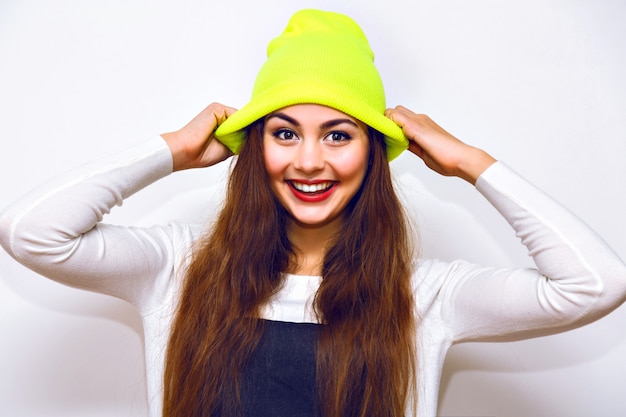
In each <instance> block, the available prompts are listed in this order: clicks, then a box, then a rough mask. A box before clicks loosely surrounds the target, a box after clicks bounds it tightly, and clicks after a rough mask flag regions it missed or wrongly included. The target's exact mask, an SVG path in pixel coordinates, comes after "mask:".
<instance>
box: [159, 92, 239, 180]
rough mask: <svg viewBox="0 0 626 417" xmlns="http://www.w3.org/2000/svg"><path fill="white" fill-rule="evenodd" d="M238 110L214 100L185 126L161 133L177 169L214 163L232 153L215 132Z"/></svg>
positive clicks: (174, 167) (175, 169)
mask: <svg viewBox="0 0 626 417" xmlns="http://www.w3.org/2000/svg"><path fill="white" fill-rule="evenodd" d="M235 111H236V109H234V108H233V107H229V106H225V105H223V104H220V103H211V104H209V105H208V106H207V107H205V108H204V109H203V110H202V111H201V112H200V113H199V114H198V115H196V117H194V118H193V119H192V120H191V121H190V122H189V123H187V124H186V125H185V126H184V127H183V128H182V129H179V130H177V131H174V132H170V133H165V134H163V135H161V136H162V137H163V138H164V139H165V141H166V142H167V144H168V146H169V147H170V150H171V152H172V157H173V169H174V171H179V170H183V169H189V168H199V167H206V166H211V165H214V164H216V163H218V162H220V161H222V160H224V159H226V158H228V157H229V156H231V155H232V153H231V152H230V151H229V150H228V149H227V148H226V147H225V146H224V145H222V144H221V143H219V142H218V141H217V140H215V138H214V136H213V132H215V129H217V127H218V126H219V125H220V124H221V123H223V122H224V121H225V120H226V119H227V118H228V117H229V116H230V115H232V114H233V113H234V112H235Z"/></svg>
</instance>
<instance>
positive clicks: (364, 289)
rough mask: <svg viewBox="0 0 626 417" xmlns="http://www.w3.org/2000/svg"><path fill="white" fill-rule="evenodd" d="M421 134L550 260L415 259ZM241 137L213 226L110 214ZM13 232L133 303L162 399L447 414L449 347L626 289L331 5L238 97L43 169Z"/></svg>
mask: <svg viewBox="0 0 626 417" xmlns="http://www.w3.org/2000/svg"><path fill="white" fill-rule="evenodd" d="M344 63H345V65H343V64H344ZM405 149H408V150H409V151H410V152H412V153H414V154H415V155H417V156H418V157H419V158H421V159H422V160H423V161H424V162H425V163H426V164H427V165H428V166H429V167H430V168H432V169H433V170H434V171H436V172H438V173H440V174H442V175H451V176H457V177H460V178H462V179H464V180H466V181H468V182H469V183H471V184H474V185H475V186H476V188H477V190H478V191H479V192H481V193H482V194H483V195H484V196H485V197H486V198H487V199H488V200H489V201H490V202H491V203H492V204H493V205H494V206H495V207H496V208H497V209H498V210H499V211H500V212H501V213H502V215H503V216H504V217H505V219H506V220H507V221H508V222H509V223H510V224H511V226H512V227H513V228H514V230H515V231H516V233H517V234H518V235H519V236H520V237H521V239H522V242H523V244H524V245H526V246H527V248H528V250H529V252H530V253H531V255H532V256H533V259H534V261H535V263H536V265H537V269H533V270H531V269H519V270H509V269H496V268H486V267H480V266H477V265H471V264H468V263H466V262H463V261H456V262H451V263H446V262H440V261H436V260H424V259H419V258H416V257H415V256H414V250H413V248H412V241H411V236H410V235H409V233H408V229H407V226H406V222H405V219H404V217H403V214H402V207H401V205H400V204H399V202H398V200H397V198H396V196H395V193H394V191H393V187H392V183H391V176H390V172H389V164H388V161H389V160H392V159H393V158H395V157H396V156H397V155H399V154H400V153H401V152H402V151H404V150H405ZM233 153H235V154H238V157H237V161H236V164H234V167H233V170H232V174H231V177H230V181H229V186H228V192H227V196H226V199H225V202H224V205H223V208H222V210H221V211H220V213H219V214H218V216H217V218H216V219H215V220H214V221H213V222H212V223H211V224H210V226H209V227H208V228H207V230H203V228H202V227H198V226H193V225H187V224H171V225H168V226H154V227H150V228H128V227H119V226H118V227H116V226H111V225H107V224H104V223H102V222H101V220H102V217H103V215H104V214H106V213H107V212H108V211H109V210H110V209H111V208H112V207H113V206H114V205H116V204H119V203H120V202H121V201H122V200H123V199H124V198H127V197H128V196H129V195H131V194H133V193H134V192H137V191H139V190H140V189H141V188H143V187H145V186H147V185H149V184H150V183H152V182H154V181H156V180H158V179H159V178H162V177H164V176H166V175H169V174H170V173H171V172H173V171H179V170H185V169H190V168H198V167H208V166H212V165H214V164H217V163H219V162H221V161H223V160H225V159H228V158H229V157H230V156H231V155H232V154H233ZM0 231H1V234H0V242H1V243H2V246H3V247H4V248H5V249H6V250H7V251H8V253H10V254H11V255H12V256H13V257H14V258H16V259H17V260H18V261H20V262H22V263H24V264H25V265H27V266H28V267H30V268H32V269H33V270H35V271H37V272H39V273H41V274H43V275H45V276H48V277H50V278H52V279H55V280H58V281H60V282H63V283H66V284H68V285H72V286H76V287H80V288H85V289H89V290H92V291H97V292H102V293H106V294H111V295H114V296H117V297H120V298H123V299H125V300H127V301H129V302H131V303H132V304H133V305H135V306H136V307H137V309H138V310H139V312H140V314H141V317H142V320H143V324H144V332H145V343H146V361H147V364H146V365H147V372H148V384H149V386H148V393H149V400H150V412H151V415H153V416H159V415H165V416H196V415H211V416H214V415H223V416H230V415H245V416H253V415H254V416H257V415H258V416H265V415H267V416H270V415H271V416H306V415H324V416H357V415H358V416H365V415H367V416H401V415H418V416H420V417H428V416H431V417H432V416H434V415H435V414H436V406H437V404H436V401H437V391H438V384H439V379H440V374H441V368H442V365H443V360H444V357H445V354H446V352H447V350H448V348H449V347H450V346H451V345H452V344H453V343H459V342H464V341H486V340H516V339H521V338H525V337H535V336H539V335H547V334H552V333H555V332H560V331H564V330H567V329H572V328H575V327H578V326H581V325H584V324H586V323H589V322H591V321H593V320H596V319H598V318H600V317H602V316H603V315H605V314H607V313H608V312H610V311H612V310H613V309H615V308H616V307H617V306H619V305H620V304H621V303H622V302H623V301H624V297H625V296H626V285H625V284H626V266H625V265H624V263H623V262H622V261H621V260H620V259H619V257H617V256H616V255H615V254H614V253H613V252H612V250H611V249H610V248H609V247H607V246H606V244H605V243H604V242H603V241H602V240H601V239H600V238H599V237H598V236H597V235H596V234H595V233H594V232H593V231H591V230H589V229H588V228H587V226H585V225H584V224H583V223H582V222H581V221H580V220H578V219H577V218H576V217H575V216H574V215H572V214H571V213H570V212H569V211H567V210H566V209H565V208H563V207H561V206H560V205H558V204H557V203H555V202H554V201H553V200H551V199H550V198H549V197H548V196H546V195H544V194H543V193H541V192H540V191H538V190H537V189H536V188H535V187H533V186H532V185H530V184H528V183H527V182H526V181H525V180H523V179H522V178H520V177H519V176H518V175H517V174H515V173H514V172H513V171H512V170H510V169H509V168H508V167H507V166H506V165H504V164H503V163H501V162H496V161H495V160H494V159H493V158H492V157H491V156H490V155H489V154H488V153H486V152H484V151H482V150H480V149H477V148H474V147H472V146H469V145H467V144H465V143H463V142H461V141H459V140H458V139H456V138H455V137H453V136H452V135H450V134H449V133H447V132H446V131H445V130H443V129H442V128H441V127H439V126H438V125H437V124H436V123H434V122H433V121H432V120H430V119H429V118H428V117H427V116H424V115H417V114H415V113H413V112H411V111H410V110H408V109H406V108H404V107H396V108H393V109H385V100H384V93H383V89H382V83H381V82H380V78H379V76H378V73H377V71H376V69H375V67H374V65H373V54H372V52H371V50H370V48H369V45H368V43H367V40H366V39H365V37H364V35H363V33H362V31H361V30H360V28H359V27H358V26H357V25H356V23H354V22H353V21H352V20H351V19H349V18H347V17H346V16H343V15H339V14H335V13H327V12H321V11H315V10H305V11H301V12H299V13H296V14H295V15H294V16H293V17H292V19H291V20H290V22H289V24H288V25H287V28H286V30H285V31H284V32H283V33H282V34H281V35H280V36H279V37H277V38H276V39H274V40H273V41H272V42H271V43H270V45H269V47H268V60H267V62H266V63H265V65H264V66H263V68H262V69H261V71H260V72H259V75H258V77H257V81H256V83H255V87H254V90H253V94H252V99H251V101H250V103H248V104H247V105H246V106H244V107H243V108H242V109H240V110H237V111H235V110H234V109H233V108H230V107H227V106H224V105H221V104H212V105H210V106H208V107H207V108H206V109H205V110H204V111H202V112H201V113H200V114H199V115H198V116H197V117H196V118H194V119H193V120H192V121H191V122H190V123H189V124H187V125H186V126H185V127H183V128H182V129H180V130H178V131H175V132H170V133H166V134H163V135H162V136H161V137H158V138H154V139H152V140H150V141H148V142H146V143H144V144H142V145H140V146H138V147H136V148H134V149H131V150H129V151H127V152H126V153H124V154H121V155H116V156H114V157H111V158H108V159H105V160H102V161H98V162H96V163H94V164H92V165H90V166H87V167H82V168H80V169H78V170H77V171H74V172H72V173H70V174H69V178H67V177H66V178H62V179H58V180H55V181H53V182H51V183H49V184H46V185H43V186H42V187H41V188H40V189H38V190H37V191H35V192H34V193H33V194H30V195H29V196H26V197H24V199H22V200H20V201H18V202H16V203H15V204H14V205H12V206H11V207H9V208H8V209H7V210H5V211H4V212H3V213H2V216H1V217H0Z"/></svg>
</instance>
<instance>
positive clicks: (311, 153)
mask: <svg viewBox="0 0 626 417" xmlns="http://www.w3.org/2000/svg"><path fill="white" fill-rule="evenodd" d="M293 166H294V168H296V169H297V170H299V171H301V172H302V173H305V174H312V173H315V172H317V171H320V170H322V169H324V149H323V145H322V144H321V143H320V142H319V141H318V140H314V139H311V140H307V139H304V140H302V142H300V144H299V145H298V150H297V152H296V155H295V160H294V162H293Z"/></svg>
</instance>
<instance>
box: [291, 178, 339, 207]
mask: <svg viewBox="0 0 626 417" xmlns="http://www.w3.org/2000/svg"><path fill="white" fill-rule="evenodd" d="M287 183H288V184H289V185H290V187H291V189H292V190H293V191H294V192H295V194H296V196H298V197H299V198H301V199H304V200H306V201H311V202H313V201H319V200H320V199H325V198H326V197H328V196H329V195H330V193H329V191H331V190H332V189H333V187H334V186H335V184H336V183H337V182H336V181H324V182H318V183H315V184H305V183H302V182H297V181H287Z"/></svg>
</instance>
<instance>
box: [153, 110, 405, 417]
mask: <svg viewBox="0 0 626 417" xmlns="http://www.w3.org/2000/svg"><path fill="white" fill-rule="evenodd" d="M247 135H248V138H247V140H246V141H245V142H244V145H243V147H242V149H241V153H240V155H239V156H238V160H237V162H236V164H235V166H234V167H233V170H232V172H231V176H230V181H229V185H228V189H227V194H226V198H225V203H224V206H223V208H222V210H221V212H220V214H219V216H218V218H217V220H216V222H215V224H214V225H213V227H212V228H211V231H210V233H209V234H208V235H207V236H205V237H204V238H203V239H201V240H200V242H199V244H198V245H197V246H196V247H195V250H194V253H193V256H192V258H191V260H190V264H189V267H188V269H187V272H186V277H185V281H184V284H183V289H182V295H181V299H180V301H179V305H178V309H177V312H176V316H175V318H174V321H173V326H172V331H171V334H170V339H169V343H168V347H167V355H166V364H165V374H164V387H165V389H164V402H163V415H164V416H165V417H191V416H217V415H219V416H231V415H239V411H238V410H239V403H240V395H239V385H240V382H241V369H243V368H244V366H245V364H246V362H247V360H248V359H249V358H250V356H251V355H252V353H253V352H254V350H255V348H256V347H257V345H258V342H259V340H260V337H261V334H262V331H263V328H262V320H254V318H258V317H259V311H260V308H261V307H262V306H263V305H264V304H265V303H267V302H268V301H269V300H270V299H271V297H272V296H273V295H274V294H276V293H277V291H278V290H279V289H280V287H281V284H282V282H283V276H284V273H285V272H286V271H289V270H291V269H292V268H291V267H293V266H294V265H293V260H294V259H295V256H294V251H293V248H292V245H291V243H290V241H289V240H288V238H287V224H288V221H289V214H288V213H287V212H286V210H285V209H284V208H283V207H282V205H281V204H280V203H279V202H278V200H277V199H276V197H275V196H274V194H273V192H272V190H271V188H270V185H269V178H268V175H267V172H266V169H265V165H264V158H263V122H262V121H259V122H257V123H255V124H254V125H252V126H251V127H250V128H249V129H248V132H247ZM369 137H370V154H369V161H368V163H369V168H368V172H367V173H366V176H365V178H364V180H363V184H362V185H361V188H360V189H359V191H358V192H357V194H356V195H355V196H354V197H353V199H352V200H351V202H350V203H349V205H348V207H347V208H346V210H347V213H346V214H347V215H346V216H344V217H345V220H344V222H343V224H342V226H341V230H340V232H339V233H338V234H337V236H335V237H334V239H333V241H332V243H331V245H330V247H329V249H328V250H327V253H326V254H325V257H324V264H323V269H322V274H323V280H322V283H321V286H320V288H319V289H318V291H317V293H316V296H315V299H314V309H315V313H316V315H317V318H318V321H319V322H320V323H321V324H322V326H320V331H319V341H318V345H317V347H316V364H317V365H316V380H317V385H316V386H317V399H316V410H317V414H318V415H320V416H324V417H352V416H354V417H357V416H358V417H365V416H379V417H400V416H402V415H403V414H404V412H405V407H406V406H407V404H408V401H409V399H410V398H416V397H412V393H413V391H414V389H415V369H416V366H415V364H416V361H417V358H416V357H415V345H414V341H415V321H416V319H415V312H414V306H415V303H414V299H413V293H412V288H411V283H410V274H411V263H412V248H411V240H410V238H409V236H408V227H407V223H406V220H405V217H404V214H403V209H402V207H401V204H400V202H399V200H398V198H397V196H396V194H395V192H394V189H393V184H392V179H391V173H390V170H389V163H388V162H387V158H386V152H385V143H384V140H383V137H382V135H381V134H380V133H378V132H376V131H374V130H372V129H370V132H369ZM224 352H228V354H224Z"/></svg>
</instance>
